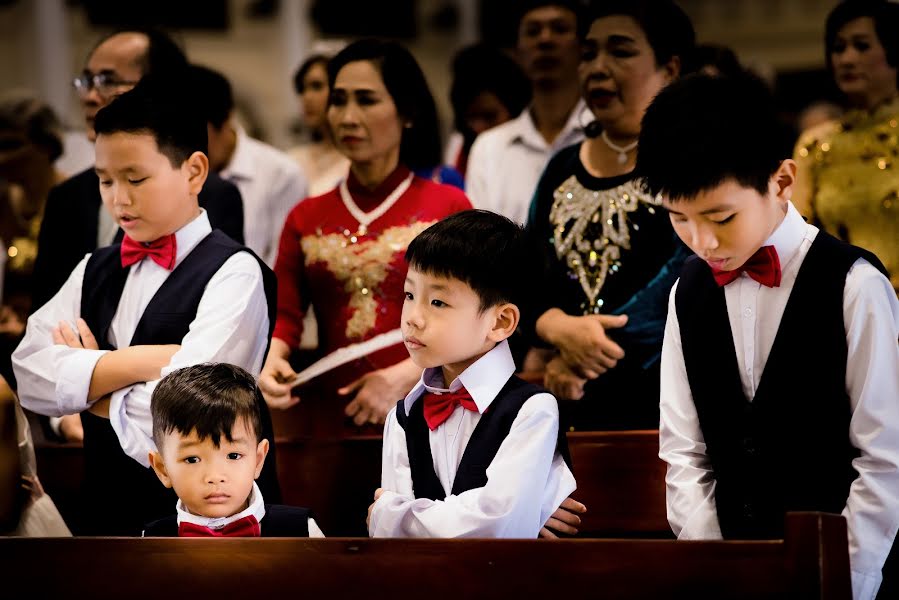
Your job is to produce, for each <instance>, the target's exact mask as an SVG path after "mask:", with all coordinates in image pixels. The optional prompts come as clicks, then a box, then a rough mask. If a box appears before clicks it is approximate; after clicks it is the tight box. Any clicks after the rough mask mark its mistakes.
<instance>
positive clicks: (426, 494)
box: [396, 375, 571, 500]
mask: <svg viewBox="0 0 899 600" xmlns="http://www.w3.org/2000/svg"><path fill="white" fill-rule="evenodd" d="M544 391H546V390H544V389H543V388H541V387H540V386H537V385H534V384H532V383H527V382H526V381H524V380H522V379H519V378H518V377H516V376H514V375H513V376H512V377H510V378H509V381H507V382H506V385H504V386H503V388H502V389H501V390H500V392H499V394H497V395H496V398H495V399H494V400H493V402H491V403H490V407H489V408H488V409H487V410H486V411H485V412H484V414H482V415H481V419H480V420H479V421H478V424H477V425H476V426H475V428H474V431H473V432H472V434H471V439H469V440H468V445H466V447H465V452H464V453H463V454H462V460H461V461H460V462H459V468H458V469H457V470H456V478H455V479H454V480H453V489H452V491H451V492H450V494H447V493H446V491H445V490H444V489H443V485H442V484H441V483H440V478H438V477H437V473H436V472H435V471H434V458H433V457H432V456H431V444H430V442H429V436H428V432H429V429H428V424H427V422H426V421H425V416H424V402H423V401H421V400H419V401H416V402H415V404H413V405H412V409H411V410H410V411H409V415H408V416H407V415H406V409H405V406H404V402H405V401H404V400H400V402H399V403H398V404H397V407H396V417H397V421H398V422H399V424H400V427H402V428H403V429H404V430H405V432H406V450H407V452H408V455H409V467H410V470H411V472H412V489H413V491H414V492H415V497H416V498H429V499H431V500H443V499H445V498H446V497H447V496H448V495H453V496H457V495H459V494H461V493H462V492H466V491H468V490H473V489H476V488H479V487H484V486H485V485H487V467H489V466H490V463H491V462H493V458H494V457H495V456H496V453H497V451H498V450H499V447H500V445H502V443H503V440H505V439H506V436H507V435H509V431H510V430H511V429H512V423H513V421H515V417H517V416H518V411H519V410H521V407H522V406H523V405H524V403H525V402H526V401H527V400H528V398H530V397H531V396H533V395H534V394H538V393H540V392H544ZM556 450H557V451H558V452H560V453H561V454H562V457H563V458H564V459H565V462H566V463H567V464H568V466H569V468H570V467H571V458H570V457H569V454H568V438H566V437H565V432H564V431H563V430H562V428H561V427H560V428H559V437H558V440H557V442H556Z"/></svg>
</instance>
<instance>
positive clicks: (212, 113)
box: [188, 65, 234, 129]
mask: <svg viewBox="0 0 899 600" xmlns="http://www.w3.org/2000/svg"><path fill="white" fill-rule="evenodd" d="M188 81H190V82H191V94H192V95H193V100H194V101H195V102H196V103H197V106H198V107H199V109H200V110H201V111H202V112H203V115H204V117H205V118H206V122H207V123H209V124H211V125H212V126H213V127H215V128H216V129H221V128H222V125H224V124H225V121H227V120H228V117H229V116H230V115H231V111H233V110H234V93H233V92H232V90H231V83H230V82H229V81H228V78H227V77H225V76H224V75H222V74H221V73H219V72H218V71H216V70H215V69H210V68H209V67H204V66H202V65H190V66H189V67H188Z"/></svg>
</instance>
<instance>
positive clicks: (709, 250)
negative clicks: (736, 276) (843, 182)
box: [662, 160, 796, 271]
mask: <svg viewBox="0 0 899 600" xmlns="http://www.w3.org/2000/svg"><path fill="white" fill-rule="evenodd" d="M795 173H796V165H795V163H793V161H791V160H785V161H784V162H783V164H781V167H780V168H779V169H778V171H777V173H775V174H774V175H773V176H772V177H771V180H770V181H769V184H768V193H767V194H765V195H762V194H759V193H758V191H756V190H755V189H753V188H748V187H743V186H741V185H740V184H739V183H737V182H736V181H733V180H726V181H725V182H724V183H722V184H720V185H718V186H717V187H715V188H713V189H712V190H710V191H707V192H704V193H701V194H699V195H698V196H696V197H695V198H691V199H689V200H685V201H679V202H670V201H668V200H667V199H663V201H662V202H663V205H664V207H665V208H666V209H667V210H668V213H669V216H670V218H671V224H672V225H673V226H674V231H675V232H676V233H677V235H678V236H679V237H680V239H681V240H683V242H684V243H685V244H686V245H687V246H689V247H690V249H691V250H693V252H695V253H696V255H697V256H699V257H700V258H702V259H703V260H704V261H706V262H707V263H709V266H711V267H713V268H715V269H718V270H723V271H732V270H734V269H737V268H739V267H741V266H743V263H745V262H746V261H747V260H749V258H750V257H751V256H752V255H753V254H755V252H756V251H757V250H758V249H759V248H761V247H762V245H764V243H765V241H766V240H767V239H768V238H769V237H770V236H771V234H772V233H773V232H774V230H775V229H777V226H778V225H780V223H781V221H783V217H784V215H785V214H786V210H787V202H788V198H789V196H790V194H791V193H792V183H793V180H794V178H795Z"/></svg>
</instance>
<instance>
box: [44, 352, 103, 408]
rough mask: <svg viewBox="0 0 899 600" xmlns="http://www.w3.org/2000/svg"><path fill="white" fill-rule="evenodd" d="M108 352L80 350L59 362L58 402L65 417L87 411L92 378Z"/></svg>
mask: <svg viewBox="0 0 899 600" xmlns="http://www.w3.org/2000/svg"><path fill="white" fill-rule="evenodd" d="M106 352H107V350H79V351H78V352H75V353H73V354H72V355H71V356H68V357H66V359H65V360H63V361H60V362H59V377H58V378H57V380H56V402H57V405H58V406H59V411H60V412H61V413H62V414H64V415H73V414H75V413H80V412H82V411H84V410H85V409H87V407H88V402H87V393H88V391H89V390H90V387H91V376H92V375H93V372H94V367H96V366H97V361H99V360H100V357H101V356H103V355H104V354H106Z"/></svg>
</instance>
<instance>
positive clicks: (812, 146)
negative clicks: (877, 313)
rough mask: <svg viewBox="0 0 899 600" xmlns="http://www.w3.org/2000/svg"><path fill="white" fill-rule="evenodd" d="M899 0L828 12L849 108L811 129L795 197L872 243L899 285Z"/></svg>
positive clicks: (809, 212)
mask: <svg viewBox="0 0 899 600" xmlns="http://www.w3.org/2000/svg"><path fill="white" fill-rule="evenodd" d="M897 31H899V4H896V3H891V2H888V1H887V0H863V1H857V0H853V1H847V2H843V3H841V4H839V5H837V7H836V8H834V10H833V11H832V12H831V13H830V15H829V16H828V18H827V26H826V33H825V46H826V58H827V65H828V67H829V69H830V71H831V73H832V74H833V77H834V80H835V81H836V84H837V86H838V87H839V89H840V91H841V92H842V93H843V94H844V95H845V97H846V101H847V103H848V105H849V110H847V112H846V113H845V114H844V115H843V117H841V118H840V119H839V120H837V121H830V122H828V123H824V124H823V125H820V126H818V127H815V128H813V129H811V130H810V131H808V132H806V133H805V134H803V135H802V136H801V137H800V139H799V143H798V144H797V145H796V152H795V157H794V158H795V160H796V161H797V163H798V164H799V179H798V181H797V184H796V188H795V192H794V195H793V203H794V204H795V205H796V208H797V209H799V211H800V212H801V213H802V214H803V215H804V216H806V217H807V218H809V219H810V220H813V222H815V224H817V225H819V226H820V227H822V228H823V229H825V230H826V231H828V232H830V233H831V234H833V235H836V236H837V237H839V238H841V239H843V240H845V241H847V242H850V243H852V244H855V245H856V246H861V247H862V248H865V249H867V250H870V251H871V252H873V253H874V254H876V255H877V256H878V258H880V259H881V260H882V261H883V263H884V265H885V266H886V268H887V270H888V271H889V273H890V277H891V282H892V284H893V287H894V288H896V289H897V290H899V91H897V66H899V36H897V35H896V32H897Z"/></svg>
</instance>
